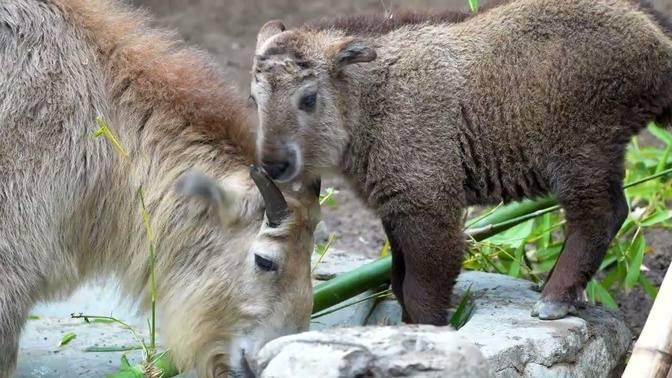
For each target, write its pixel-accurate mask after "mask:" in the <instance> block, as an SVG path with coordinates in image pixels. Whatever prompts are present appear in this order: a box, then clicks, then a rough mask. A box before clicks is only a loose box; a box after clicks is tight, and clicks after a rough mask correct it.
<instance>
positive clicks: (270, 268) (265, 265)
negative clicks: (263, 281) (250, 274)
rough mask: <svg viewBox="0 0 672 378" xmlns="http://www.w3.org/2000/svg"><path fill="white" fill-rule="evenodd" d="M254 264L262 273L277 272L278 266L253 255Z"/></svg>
mask: <svg viewBox="0 0 672 378" xmlns="http://www.w3.org/2000/svg"><path fill="white" fill-rule="evenodd" d="M254 263H255V264H256V265H257V267H258V268H259V269H261V270H262V271H264V272H275V271H277V270H278V266H277V265H276V264H275V263H274V262H273V261H271V260H269V259H267V258H264V257H261V256H259V255H257V254H255V255H254Z"/></svg>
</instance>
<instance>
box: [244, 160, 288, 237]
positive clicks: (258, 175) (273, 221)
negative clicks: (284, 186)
mask: <svg viewBox="0 0 672 378" xmlns="http://www.w3.org/2000/svg"><path fill="white" fill-rule="evenodd" d="M250 177H252V181H254V183H255V184H256V185H257V188H258V189H259V192H260V193H261V196H262V197H263V198H264V203H265V204H266V218H268V226H269V227H278V226H279V225H280V223H282V221H283V220H284V219H285V218H287V215H288V214H289V208H288V207H287V201H286V200H285V197H284V196H283V195H282V192H281V191H280V189H279V188H278V187H277V186H276V185H275V183H274V182H273V180H272V179H271V177H270V176H269V175H268V174H267V173H266V171H264V170H263V169H262V168H260V167H258V166H256V165H254V164H252V165H251V166H250Z"/></svg>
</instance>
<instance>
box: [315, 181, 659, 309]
mask: <svg viewBox="0 0 672 378" xmlns="http://www.w3.org/2000/svg"><path fill="white" fill-rule="evenodd" d="M670 173H672V168H668V169H666V170H663V171H661V172H659V173H656V174H654V175H651V176H647V177H644V178H642V179H640V180H636V181H633V182H631V183H628V184H627V185H625V186H624V188H625V189H627V188H631V187H633V186H636V185H639V184H642V183H644V182H647V181H651V180H654V179H657V178H659V177H662V176H665V175H668V174H670ZM558 209H560V206H559V205H557V203H556V202H555V200H554V199H553V198H551V197H544V198H541V199H538V200H534V201H533V200H525V201H521V202H516V203H512V204H509V205H507V206H504V207H502V208H500V209H497V210H496V211H494V212H493V213H492V214H489V215H488V216H486V217H484V218H483V219H480V220H479V221H477V222H475V223H474V224H473V225H472V226H471V227H470V228H468V229H467V230H465V233H466V234H467V236H469V237H470V238H471V239H473V240H475V241H481V240H484V239H487V238H489V237H491V236H494V235H496V234H498V233H500V232H503V231H505V230H507V229H509V228H511V227H514V226H516V225H519V224H521V223H523V222H526V221H528V220H530V219H534V218H536V217H538V216H541V215H543V214H546V213H549V212H553V211H556V210H558ZM391 267H392V257H391V256H386V257H383V258H381V259H378V260H376V261H374V262H371V263H368V264H364V265H362V266H361V267H359V268H357V269H354V270H352V271H350V272H347V273H344V274H341V275H339V276H337V277H334V278H332V279H330V280H328V281H325V282H323V283H321V284H319V285H317V286H315V289H314V290H313V313H317V312H319V311H322V310H324V309H326V308H329V307H331V306H334V305H336V304H338V303H341V302H343V301H345V300H348V299H350V298H352V297H354V296H356V295H359V294H361V293H363V292H365V291H367V290H370V289H373V288H377V287H379V286H380V285H382V284H384V283H386V282H388V281H389V279H390V270H391Z"/></svg>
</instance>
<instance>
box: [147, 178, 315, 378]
mask: <svg viewBox="0 0 672 378" xmlns="http://www.w3.org/2000/svg"><path fill="white" fill-rule="evenodd" d="M250 176H251V178H252V180H250V179H249V178H248V177H246V175H244V173H243V172H237V173H233V174H230V175H228V176H227V177H224V178H223V179H221V180H215V179H213V178H211V177H209V176H205V175H202V174H199V173H188V174H185V175H184V176H182V178H181V179H180V180H179V181H178V185H177V189H178V190H176V193H177V194H178V197H179V198H181V199H179V200H178V201H176V203H177V204H178V205H177V207H176V208H175V209H173V211H172V212H171V213H172V214H174V217H173V219H172V220H171V221H169V224H172V227H169V228H166V235H165V237H164V238H162V240H164V248H163V249H169V248H166V246H165V244H166V243H172V244H174V245H176V246H180V247H178V249H179V252H177V253H176V254H175V255H174V257H172V258H171V259H170V260H171V261H162V260H161V250H162V245H161V244H159V245H158V248H157V251H158V252H157V268H158V269H159V272H157V277H158V279H159V280H161V281H160V283H159V289H160V295H159V300H160V301H161V302H160V304H159V306H160V307H159V315H160V316H161V318H160V321H161V323H160V324H161V328H162V338H163V339H164V341H165V343H166V346H167V347H168V348H169V350H170V351H171V353H172V354H173V356H174V358H175V360H176V363H177V364H178V366H179V367H182V368H188V367H192V366H195V367H196V368H197V369H198V373H199V376H207V377H213V376H214V377H216V376H229V375H233V376H246V375H245V374H244V373H246V372H249V371H250V369H251V368H250V362H249V361H250V359H251V358H252V357H254V355H255V354H256V352H257V351H258V349H259V348H261V346H263V345H264V344H265V343H266V342H267V341H269V340H271V339H273V338H276V337H279V336H282V335H286V334H291V333H296V332H300V331H304V330H306V329H307V328H308V326H309V322H310V314H311V310H312V304H313V301H312V290H311V287H312V285H311V275H310V256H311V254H312V251H313V232H314V229H315V226H316V224H317V222H318V220H319V216H320V215H319V201H318V195H319V190H320V189H319V182H316V183H313V184H312V185H308V184H307V185H304V186H303V187H302V188H301V189H298V190H294V191H288V192H287V198H285V196H284V195H283V193H282V192H281V191H280V189H279V188H278V187H277V186H276V185H275V183H274V182H273V181H272V180H271V179H270V177H268V175H267V174H265V172H263V171H262V170H260V169H259V168H256V167H254V166H253V167H252V168H251V169H250ZM255 186H256V188H255ZM159 243H161V241H160V242H159ZM164 263H165V264H167V265H168V266H165V267H164V266H163V265H162V264H164Z"/></svg>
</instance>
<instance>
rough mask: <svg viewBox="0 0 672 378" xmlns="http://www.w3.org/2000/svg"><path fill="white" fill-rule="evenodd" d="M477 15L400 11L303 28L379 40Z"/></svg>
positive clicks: (328, 19)
mask: <svg viewBox="0 0 672 378" xmlns="http://www.w3.org/2000/svg"><path fill="white" fill-rule="evenodd" d="M507 1H510V0H498V1H493V2H490V3H489V4H488V5H487V6H482V7H481V8H479V10H478V14H482V13H483V12H487V11H488V10H489V9H491V8H493V7H496V6H498V5H501V4H503V3H505V2H507ZM476 14H477V13H474V12H470V11H459V10H443V11H434V12H430V11H419V10H409V9H404V10H397V11H393V12H391V13H389V14H381V13H372V14H362V15H352V16H336V17H324V18H321V19H319V20H316V21H311V22H308V23H306V24H305V25H303V26H302V27H301V29H304V30H306V31H323V30H339V31H342V32H343V33H345V34H346V35H353V36H375V35H381V34H387V33H389V32H391V31H393V30H395V29H399V28H401V27H403V26H408V25H418V24H429V25H438V24H453V23H458V22H463V21H465V20H468V19H469V18H471V17H474V16H476Z"/></svg>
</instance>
